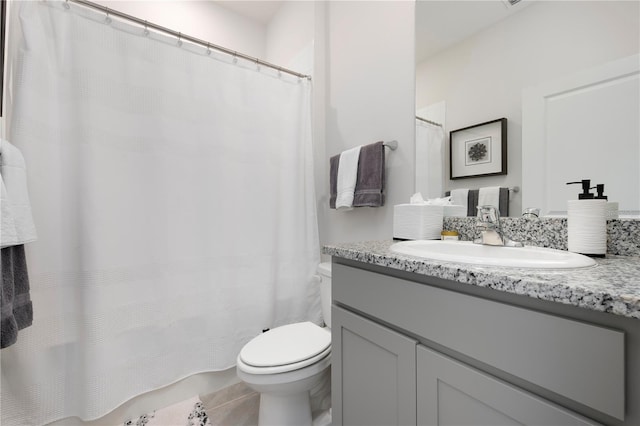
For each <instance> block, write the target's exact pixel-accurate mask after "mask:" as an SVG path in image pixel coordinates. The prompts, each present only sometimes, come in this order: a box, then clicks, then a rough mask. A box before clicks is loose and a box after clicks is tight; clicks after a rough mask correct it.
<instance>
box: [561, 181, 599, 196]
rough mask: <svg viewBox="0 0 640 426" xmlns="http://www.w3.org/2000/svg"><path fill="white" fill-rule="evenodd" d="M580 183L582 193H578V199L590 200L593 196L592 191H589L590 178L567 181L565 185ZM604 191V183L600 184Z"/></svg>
mask: <svg viewBox="0 0 640 426" xmlns="http://www.w3.org/2000/svg"><path fill="white" fill-rule="evenodd" d="M574 184H578V185H582V194H578V200H592V199H593V198H594V195H593V192H589V190H590V189H591V179H582V180H581V181H579V182H567V185H574ZM602 188H603V191H604V185H603V186H602Z"/></svg>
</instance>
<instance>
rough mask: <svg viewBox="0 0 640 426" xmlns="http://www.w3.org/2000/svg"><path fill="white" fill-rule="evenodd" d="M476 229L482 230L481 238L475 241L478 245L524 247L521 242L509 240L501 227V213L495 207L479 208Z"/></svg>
mask: <svg viewBox="0 0 640 426" xmlns="http://www.w3.org/2000/svg"><path fill="white" fill-rule="evenodd" d="M476 229H478V230H480V238H478V239H476V240H474V241H473V242H474V243H476V244H486V245H490V246H505V247H523V246H524V244H522V243H521V242H519V241H513V240H511V239H509V238H508V237H507V236H506V235H504V232H502V226H501V225H500V212H499V211H498V209H497V208H496V207H495V206H478V221H477V222H476Z"/></svg>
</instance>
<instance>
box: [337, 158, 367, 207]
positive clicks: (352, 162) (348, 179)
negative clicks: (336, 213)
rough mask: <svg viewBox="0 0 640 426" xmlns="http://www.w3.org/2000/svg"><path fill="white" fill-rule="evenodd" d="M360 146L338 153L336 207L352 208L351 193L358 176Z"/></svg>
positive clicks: (353, 191)
mask: <svg viewBox="0 0 640 426" xmlns="http://www.w3.org/2000/svg"><path fill="white" fill-rule="evenodd" d="M360 148H361V146H357V147H355V148H351V149H348V150H346V151H343V152H342V153H341V154H340V163H339V164H338V179H337V193H338V195H337V197H336V209H340V208H342V209H351V208H353V194H354V193H355V190H356V180H357V178H358V161H359V160H360Z"/></svg>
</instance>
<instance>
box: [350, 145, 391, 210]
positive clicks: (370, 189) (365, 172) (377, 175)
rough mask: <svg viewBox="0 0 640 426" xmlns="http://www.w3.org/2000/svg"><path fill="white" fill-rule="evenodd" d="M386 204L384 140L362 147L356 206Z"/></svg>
mask: <svg viewBox="0 0 640 426" xmlns="http://www.w3.org/2000/svg"><path fill="white" fill-rule="evenodd" d="M383 205H384V144H383V143H382V141H380V142H376V143H372V144H370V145H366V146H363V147H362V148H361V149H360V160H359V162H358V178H357V180H356V191H355V194H354V196H353V206H354V207H380V206H383Z"/></svg>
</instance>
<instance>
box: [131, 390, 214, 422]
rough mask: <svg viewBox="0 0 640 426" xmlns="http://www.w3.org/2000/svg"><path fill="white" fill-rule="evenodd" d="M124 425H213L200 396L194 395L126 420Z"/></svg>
mask: <svg viewBox="0 0 640 426" xmlns="http://www.w3.org/2000/svg"><path fill="white" fill-rule="evenodd" d="M124 426H211V422H210V421H209V416H208V415H207V413H206V412H205V411H204V407H203V405H202V401H200V398H198V397H197V396H196V397H193V398H191V399H188V400H186V401H182V402H179V403H177V404H174V405H171V406H169V407H166V408H162V409H160V410H156V411H153V412H151V413H147V414H144V415H142V416H140V417H138V418H137V419H131V420H127V421H126V422H124Z"/></svg>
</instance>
